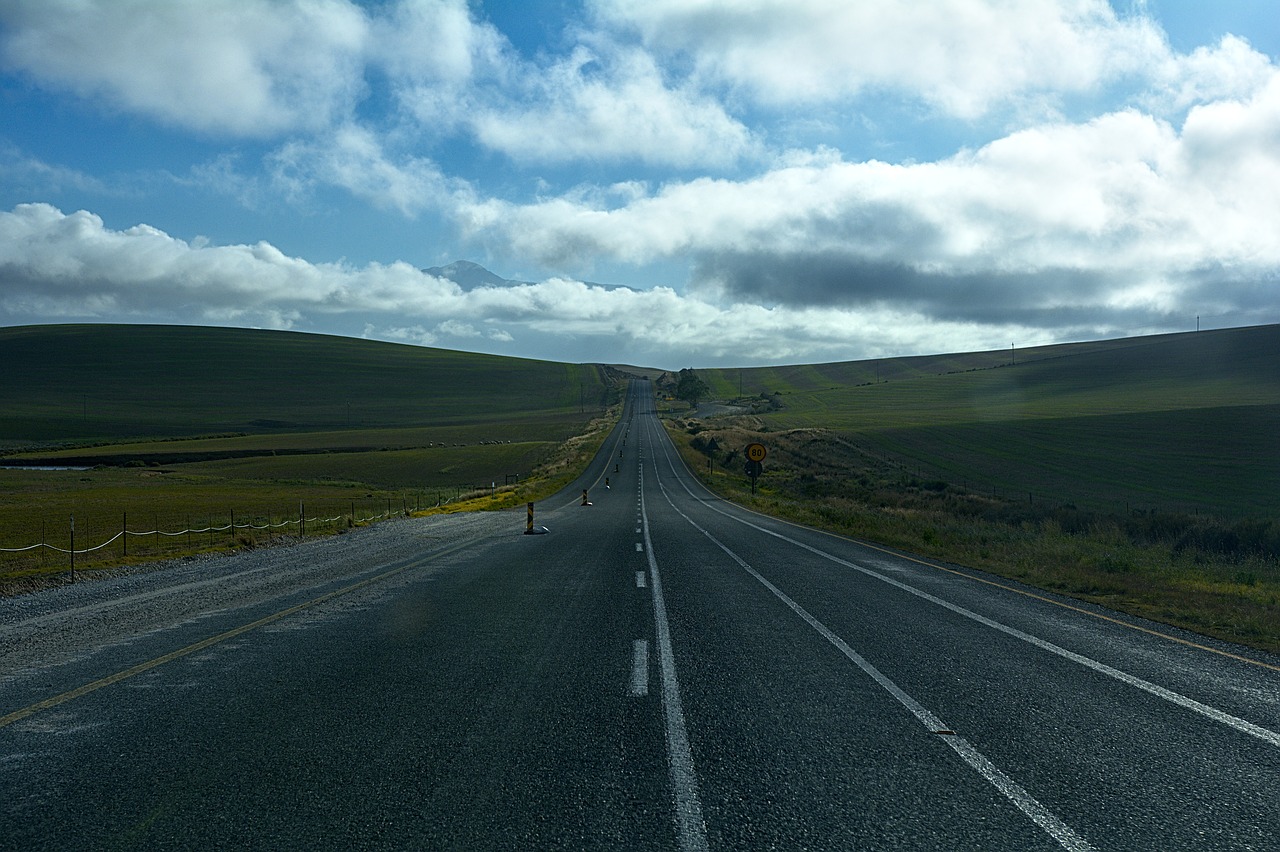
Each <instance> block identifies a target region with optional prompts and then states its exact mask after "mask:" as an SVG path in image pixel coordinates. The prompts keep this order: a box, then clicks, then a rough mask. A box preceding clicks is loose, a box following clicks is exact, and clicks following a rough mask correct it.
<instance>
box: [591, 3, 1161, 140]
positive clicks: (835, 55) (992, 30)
mask: <svg viewBox="0 0 1280 852" xmlns="http://www.w3.org/2000/svg"><path fill="white" fill-rule="evenodd" d="M592 5H593V7H594V9H595V11H596V13H597V15H598V16H599V17H600V19H601V20H603V21H605V22H606V23H607V24H608V25H610V26H613V27H618V28H631V29H633V30H634V31H636V32H638V33H639V34H640V37H641V38H642V39H643V41H644V43H645V44H646V45H647V46H648V47H649V48H650V49H652V50H654V51H655V52H657V53H660V54H665V55H679V56H683V57H686V58H687V61H689V62H691V63H692V64H693V65H694V66H695V68H696V70H697V73H698V74H699V75H701V76H702V77H703V78H705V79H707V80H708V81H718V82H722V83H725V84H728V85H730V86H732V87H735V88H737V89H740V90H743V91H746V92H749V93H750V94H752V95H753V96H754V97H757V98H759V99H761V100H762V101H764V102H766V103H772V104H779V105H781V104H796V103H818V102H825V101H833V100H842V99H845V98H848V97H851V96H857V95H861V94H863V93H866V92H868V91H893V92H898V93H907V94H908V95H913V96H918V97H919V98H921V99H923V100H924V101H926V102H928V103H930V104H932V105H934V106H936V107H937V108H939V109H941V110H944V111H945V112H947V113H950V114H953V115H958V116H965V117H973V116H977V115H980V114H982V113H984V112H986V111H987V110H989V109H991V108H992V107H993V106H994V105H998V104H1000V103H1003V102H1006V101H1009V100H1010V99H1016V98H1020V97H1023V96H1027V95H1035V94H1038V93H1046V92H1051V93H1055V94H1058V93H1066V92H1087V91H1090V90H1093V89H1095V88H1097V87H1098V86H1099V85H1101V84H1103V83H1105V82H1107V81H1110V80H1113V79H1115V78H1117V77H1119V76H1122V75H1125V74H1131V73H1134V72H1136V71H1138V70H1140V69H1142V68H1143V67H1144V66H1145V65H1147V64H1148V63H1150V62H1152V61H1153V60H1156V59H1159V58H1162V57H1163V56H1165V55H1166V54H1167V45H1166V43H1165V40H1164V38H1163V34H1162V33H1161V32H1160V30H1159V29H1158V27H1156V26H1155V25H1154V24H1152V23H1151V22H1150V21H1148V20H1146V19H1143V18H1133V19H1121V18H1117V16H1116V15H1115V13H1114V11H1113V10H1112V8H1111V6H1110V5H1109V4H1108V3H1107V2H1106V0H1018V1H1017V2H999V0H934V2H930V3H929V4H927V5H926V6H922V5H921V4H920V3H918V2H915V0H887V2H876V3H850V2H847V0H742V2H737V3H723V2H719V0H649V2H645V3H631V2H627V0H595V2H594V3H593V4H592Z"/></svg>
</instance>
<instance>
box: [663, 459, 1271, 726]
mask: <svg viewBox="0 0 1280 852" xmlns="http://www.w3.org/2000/svg"><path fill="white" fill-rule="evenodd" d="M667 462H668V463H669V464H670V465H671V470H672V473H676V469H675V463H674V462H672V461H671V456H670V455H668V456H667ZM676 481H677V482H679V483H680V484H681V486H682V487H683V488H684V490H685V491H687V492H688V493H689V496H690V497H694V494H693V492H692V491H691V490H690V489H689V486H688V485H687V484H685V482H684V481H683V480H682V479H681V478H680V476H679V474H678V473H677V474H676ZM659 485H660V486H661V482H659ZM664 490H665V489H664ZM668 499H670V498H668ZM694 499H697V498H696V497H695V498H694ZM706 505H707V508H709V509H711V510H712V511H714V512H717V513H719V514H720V515H723V516H724V517H726V518H729V519H730V520H734V521H737V522H738V523H740V524H745V525H746V526H748V527H751V528H752V529H754V530H758V531H759V532H762V533H764V534H765V535H771V536H773V537H774V538H778V539H781V540H782V541H785V542H787V543H788V544H793V545H795V546H796V547H799V548H801V549H803V550H807V551H809V552H810V553H812V554H814V555H816V556H820V557H822V558H823V559H828V560H830V561H832V562H834V563H836V564H837V565H843V566H844V567H846V568H852V569H853V570H854V571H860V572H861V573H863V574H866V575H867V576H868V577H874V578H875V579H877V580H880V581H881V582H884V583H888V584H889V585H890V586H893V587H894V588H897V589H901V590H902V591H904V592H907V593H909V594H912V595H915V596H916V597H918V598H922V599H924V600H927V601H929V602H930V603H933V604H937V605H938V606H940V607H943V608H944V609H948V610H950V611H951V612H954V613H955V614H956V615H962V616H964V617H965V618H969V619H972V620H974V621H976V622H978V623H979V624H982V625H985V626H987V627H990V628H991V629H992V630H998V631H1000V632H1001V633H1004V634H1006V635H1008V636H1012V637H1014V638H1015V639H1021V640H1022V641H1023V642H1026V643H1028V644H1030V645H1034V646H1035V647H1037V648H1040V649H1041V650H1044V651H1048V652H1049V653H1051V654H1056V655H1058V656H1059V657H1062V658H1064V659H1067V660H1071V661H1072V662H1073V663H1078V664H1080V665H1082V666H1084V667H1086V668H1088V669H1092V670H1093V671H1095V672H1098V673H1099V674H1103V675H1106V676H1108V677H1112V678H1115V679H1116V680H1118V681H1120V682H1122V683H1127V684H1129V685H1130V686H1134V687H1137V688H1138V689H1141V690H1143V691H1144V692H1148V693H1150V694H1151V695H1154V696H1156V697H1157V698H1163V699H1164V700H1166V701H1169V702H1171V703H1173V704H1176V705H1177V706H1179V707H1182V708H1184V709H1186V710H1191V711H1193V712H1195V713H1199V714H1200V715H1202V716H1205V717H1207V718H1209V719H1212V720H1214V721H1215V722H1220V723H1222V724H1224V725H1227V726H1228V727H1231V728H1234V729H1235V730H1237V731H1240V732H1241V733H1244V734H1249V735H1250V736H1253V737H1257V738H1258V739H1260V740H1262V741H1263V742H1265V743H1268V744H1269V745H1273V746H1276V747H1280V733H1277V732H1275V731H1273V730H1271V729H1269V728H1264V727H1262V726H1261V725H1255V724H1254V723H1253V722H1250V721H1248V720H1246V719H1241V718H1240V717H1238V716H1233V715H1231V714H1230V713H1227V712H1226V711H1224V710H1219V709H1218V708H1216V707H1212V706H1210V705H1208V704H1203V703H1201V702H1199V701H1196V700H1195V699H1194V698H1188V697H1187V696H1185V695H1182V694H1181V693H1178V692H1174V691H1173V690H1171V689H1167V688H1165V687H1163V686H1159V685H1158V684H1154V683H1151V682H1150V681H1147V680H1143V679H1142V678H1140V677H1138V676H1136V675H1131V674H1129V673H1128V672H1125V671H1121V670H1120V669H1117V668H1114V667H1112V666H1109V665H1107V664H1106V663H1102V662H1099V661H1097V660H1095V659H1093V658H1092V657H1086V656H1084V655H1083V654H1077V653H1076V652H1075V651H1068V650H1067V649H1066V648H1063V647H1062V646H1060V645H1055V644H1054V643H1052V642H1050V641H1048V640H1047V639H1041V638H1040V637H1039V636H1033V635H1031V634H1030V633H1026V632H1024V631H1022V630H1019V629H1018V628H1016V627H1010V626H1009V625H1007V624H1002V623H1000V622H999V621H995V620H993V619H990V618H987V617H986V616H985V615H980V614H978V613H976V612H974V611H973V610H970V609H965V608H964V607H962V606H960V605H959V604H953V603H951V602H950V601H946V600H943V599H942V598H939V597H936V596H934V595H931V594H929V593H928V592H926V591H923V590H922V589H917V588H916V587H915V586H910V585H907V584H906V583H904V582H902V581H900V580H895V579H894V578H892V577H888V576H885V575H884V574H881V573H879V572H877V571H873V570H871V569H870V568H864V567H863V566H861V565H858V564H857V563H854V562H850V561H849V560H847V559H841V558H840V557H839V556H836V555H835V554H832V553H827V552H826V551H824V550H820V549H818V548H816V547H813V546H812V545H808V544H805V543H804V542H802V541H797V540H796V539H794V538H791V537H790V536H785V535H783V534H782V533H779V532H774V531H773V530H770V529H766V528H764V527H762V526H759V525H757V524H753V523H752V522H750V521H748V520H745V519H743V518H738V517H735V516H734V515H731V514H729V513H728V512H725V511H723V510H721V509H719V508H717V507H716V506H714V505H712V504H711V503H707V504H706Z"/></svg>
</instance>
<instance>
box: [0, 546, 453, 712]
mask: <svg viewBox="0 0 1280 852" xmlns="http://www.w3.org/2000/svg"><path fill="white" fill-rule="evenodd" d="M467 544H470V542H467V543H464V544H459V545H456V546H454V547H451V548H449V549H447V550H442V551H440V552H439V553H435V554H432V555H431V557H429V558H432V559H434V558H439V557H441V556H447V555H448V554H450V553H453V552H454V551H457V550H460V549H462V548H463V547H465V546H467ZM421 564H422V563H421V562H412V563H410V564H408V565H402V566H401V567H399V568H395V569H392V570H391V571H387V572H386V573H383V574H379V575H377V576H376V577H369V578H368V579H365V580H361V581H360V582H358V583H352V584H351V585H350V586H345V587H343V588H341V589H337V590H335V591H332V592H328V593H326V594H323V595H321V596H320V597H318V598H313V599H312V600H309V601H303V602H302V603H300V604H295V605H294V606H291V607H289V608H287V609H282V610H280V611H279V612H276V613H272V614H271V615H268V616H264V617H262V618H259V619H258V620H257V621H252V622H250V623H248V624H242V625H240V626H239V627H235V628H232V629H231V630H228V631H226V632H225V633H219V634H218V635H216V636H210V637H209V638H207V639H201V640H200V641H199V642H196V643H194V644H192V645H188V646H186V647H185V648H179V649H178V650H176V651H170V652H169V653H167V654H164V655H162V656H159V657H156V658H155V659H152V660H147V661H146V662H145V663H139V664H138V665H136V666H132V667H130V668H127V669H124V670H123V671H118V672H116V673H115V674H111V675H107V676H106V677H104V678H99V679H98V680H95V681H92V682H90V683H86V684H84V685H83V686H78V687H76V688H75V689H71V690H68V691H67V692H64V693H62V694H60V695H55V696H53V697H52V698H46V699H44V700H43V701H37V702H36V703H35V704H32V705H29V706H27V707H23V708H22V709H21V710H14V711H13V712H12V713H9V714H7V715H5V716H0V728H3V727H6V726H7V725H12V724H13V723H14V722H17V721H20V720H22V719H25V718H27V717H28V716H31V715H33V714H35V713H39V712H40V711H42V710H48V709H50V708H52V707H57V706H58V705H59V704H65V703H67V702H68V701H74V700H75V699H77V698H80V697H81V696H84V695H88V694H89V693H91V692H96V691H98V690H99V689H102V688H103V687H104V686H111V685H112V684H114V683H119V682H120V681H122V680H127V679H128V678H131V677H133V676H134V675H139V674H142V673H143V672H147V671H150V670H151V669H154V668H156V667H157V666H162V665H164V664H165V663H171V662H173V661H174V660H177V659H180V658H182V657H185V656H187V655H188V654H194V653H195V652H196V651H203V650H204V649H205V648H208V647H211V646H213V645H217V644H218V643H220V642H225V641H227V640H228V639H234V638H235V637H237V636H240V635H241V634H244V633H248V632H249V631H250V630H256V629H257V628H259V627H263V626H265V625H267V624H271V623H272V622H274V621H279V620H280V619H282V618H288V617H289V616H291V615H293V614H294V613H297V612H301V611H302V610H304V609H307V608H309V607H313V606H315V605H316V604H321V603H324V602H325V601H330V600H333V599H334V598H336V597H341V596H342V595H345V594H349V593H351V592H354V591H356V590H357V589H361V588H364V587H365V586H368V585H370V584H372V583H377V582H379V581H380V580H385V579H387V578H388V577H394V576H395V575H396V574H400V573H403V572H404V571H407V570H409V569H410V568H414V567H417V566H419V565H421Z"/></svg>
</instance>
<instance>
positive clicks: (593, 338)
mask: <svg viewBox="0 0 1280 852" xmlns="http://www.w3.org/2000/svg"><path fill="white" fill-rule="evenodd" d="M0 281H2V282H4V283H3V284H2V285H0V321H3V322H4V323H6V324H20V323H23V322H30V321H47V319H48V318H50V317H60V318H65V319H67V320H77V321H133V322H180V323H197V324H214V325H226V324H232V325H239V326H257V327H267V328H298V329H304V330H305V329H310V328H315V327H316V326H317V324H318V323H322V322H324V321H325V319H326V318H329V317H342V316H351V317H362V318H363V319H362V320H361V324H360V325H357V326H356V327H355V328H354V329H352V331H351V332H350V333H353V334H362V335H363V336H365V337H371V338H379V339H384V340H394V341H400V342H411V343H418V344H424V345H435V344H438V343H439V342H440V341H441V340H442V339H445V338H447V337H452V338H458V337H462V338H464V339H466V340H476V341H480V340H485V341H488V342H489V343H490V344H492V345H495V346H497V347H499V348H501V347H502V346H504V345H506V344H509V343H511V342H513V341H514V340H516V339H517V336H518V337H519V338H520V339H521V340H522V341H525V340H534V341H536V340H541V341H542V346H543V347H544V351H542V352H541V353H540V354H541V355H542V357H556V355H557V353H559V352H561V351H563V345H564V341H565V340H566V339H567V338H570V337H572V338H577V339H582V340H586V341H587V345H588V346H589V348H590V352H587V353H584V355H583V358H584V360H604V361H608V360H616V358H614V357H611V356H622V355H626V354H632V355H634V356H636V357H637V358H640V359H641V360H642V362H643V358H644V357H646V356H647V357H648V358H649V359H651V361H650V362H651V363H665V362H666V361H667V360H668V359H670V358H672V357H673V355H672V353H674V352H679V353H680V357H681V359H682V360H684V361H685V362H686V363H693V362H697V363H702V364H705V363H709V362H710V361H712V360H721V361H724V360H725V359H728V360H729V361H733V360H739V361H740V360H741V355H740V353H742V352H751V353H752V356H751V357H752V359H753V360H755V361H756V362H760V363H763V362H765V361H768V360H805V359H811V358H834V357H849V358H853V357H859V356H860V355H864V354H881V353H884V352H902V351H911V350H912V349H913V348H915V347H919V346H926V347H927V346H929V345H931V343H930V335H931V334H932V335H934V338H933V339H934V341H935V342H936V340H937V339H940V338H937V337H936V335H938V334H946V335H949V336H950V339H951V340H953V341H954V342H955V343H956V345H960V346H977V345H980V344H981V343H982V342H983V334H984V333H985V334H989V333H991V332H990V329H987V328H983V327H980V326H977V325H974V324H966V323H954V322H941V323H939V322H934V321H930V320H929V318H928V317H924V316H917V315H913V314H912V313H911V312H910V311H907V312H903V311H901V310H897V309H893V308H885V309H875V310H846V309H835V310H831V309H821V310H819V309H811V308H786V307H780V308H772V309H767V308H763V307H760V306H757V305H748V304H733V305H727V306H717V305H714V304H712V303H710V302H707V301H704V300H701V299H698V298H696V297H691V296H682V295H680V294H678V293H676V292H675V291H674V290H671V289H669V288H655V289H653V290H648V291H636V290H629V289H625V288H617V289H609V288H603V287H597V286H591V285H588V284H584V283H582V282H578V281H572V280H567V279H551V280H549V281H545V282H542V283H540V284H529V285H522V286H516V287H487V288H476V289H473V290H469V291H464V290H462V289H461V288H459V287H457V285H455V284H453V283H452V282H449V281H443V280H440V279H437V278H434V277H432V276H430V275H427V274H425V273H423V272H421V271H420V270H417V269H414V268H412V267H410V266H408V265H407V264H402V263H397V264H390V265H382V264H369V265H367V266H364V267H350V266H346V265H343V264H311V263H308V262H306V261H304V260H300V259H298V258H293V257H288V256H286V255H284V254H282V253H281V252H280V251H278V250H277V249H275V248H274V247H272V246H270V245H267V244H263V243H259V244H257V245H253V246H247V245H236V246H209V245H203V246H198V245H195V244H189V243H186V242H184V241H182V240H178V239H175V238H173V237H171V236H169V235H167V234H165V233H163V232H161V231H159V230H156V229H155V228H151V227H148V226H145V225H139V226H135V227H132V228H128V229H126V230H122V231H116V230H112V229H109V228H107V227H105V225H104V224H103V222H102V220H101V219H100V218H98V217H97V216H94V215H93V214H91V213H87V212H84V211H80V212H76V213H70V214H64V213H62V212H61V211H59V210H57V209H55V208H53V207H50V206H48V205H43V204H31V205H20V206H19V207H17V208H15V209H14V210H13V211H11V212H5V213H0ZM868 322H871V323H876V324H881V323H882V325H879V326H878V327H879V330H878V331H870V332H869V331H868V326H867V323H868ZM482 328H483V331H481V330H480V329H482ZM996 333H997V334H999V335H1000V338H999V339H1005V338H1007V337H1008V334H1009V331H1008V330H1007V329H1006V328H1000V329H999V331H998V332H996ZM1024 336H1025V335H1024ZM855 347H856V348H855Z"/></svg>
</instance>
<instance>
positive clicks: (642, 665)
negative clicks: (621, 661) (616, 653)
mask: <svg viewBox="0 0 1280 852" xmlns="http://www.w3.org/2000/svg"><path fill="white" fill-rule="evenodd" d="M627 694H628V695H630V696H631V697H632V698H644V697H645V696H646V695H648V694H649V640H648V639H637V640H636V641H635V642H632V643H631V683H630V685H629V686H628V687H627Z"/></svg>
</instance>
